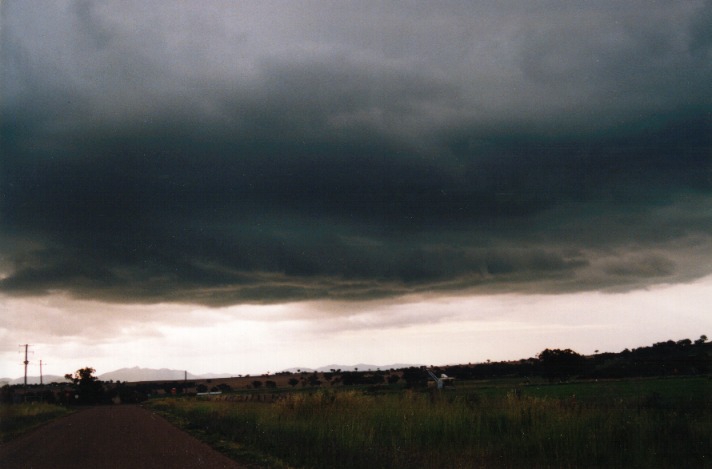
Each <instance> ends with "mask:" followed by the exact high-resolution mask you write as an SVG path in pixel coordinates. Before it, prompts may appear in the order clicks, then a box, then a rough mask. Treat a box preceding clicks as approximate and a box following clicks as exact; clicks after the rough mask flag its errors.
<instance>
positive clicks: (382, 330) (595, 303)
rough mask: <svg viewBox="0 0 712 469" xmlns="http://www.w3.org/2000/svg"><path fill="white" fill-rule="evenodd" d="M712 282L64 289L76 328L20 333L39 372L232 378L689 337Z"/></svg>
mask: <svg viewBox="0 0 712 469" xmlns="http://www.w3.org/2000/svg"><path fill="white" fill-rule="evenodd" d="M710 292H712V276H708V277H705V278H703V279H701V280H699V281H696V282H693V283H690V284H678V285H662V286H656V287H651V288H649V289H647V290H637V291H632V292H628V293H614V294H605V293H598V292H590V293H575V294H560V295H522V294H503V295H491V296H471V297H462V296H451V297H443V298H434V299H427V298H426V299H410V300H406V301H404V302H403V303H400V304H392V303H391V304H389V303H375V302H374V303H368V304H353V303H348V304H341V303H326V302H319V303H294V304H286V305H271V306H233V307H228V308H221V309H209V308H201V307H194V306H184V305H149V306H146V305H133V306H126V305H106V304H102V303H97V302H82V301H75V300H68V299H61V300H55V301H58V302H59V303H62V304H63V308H67V309H70V308H72V307H74V308H75V309H76V310H80V311H81V312H80V313H77V315H76V316H75V317H74V321H73V325H74V326H73V327H78V330H75V331H74V333H73V334H71V335H69V334H66V329H63V330H64V335H53V334H52V333H51V332H50V333H48V334H46V335H45V336H41V335H39V336H38V334H35V336H34V337H32V332H30V331H26V332H25V333H24V334H25V340H26V342H27V343H30V344H32V345H33V346H32V347H31V351H32V352H34V354H33V355H32V356H31V357H30V361H31V364H30V367H29V371H28V375H30V376H36V375H39V360H40V359H41V360H43V362H44V363H46V365H44V366H43V372H44V374H45V375H60V376H61V375H64V374H65V373H70V372H73V371H75V370H76V369H79V368H82V367H84V366H92V367H93V368H95V369H96V370H97V374H102V373H106V372H109V371H114V370H116V369H119V368H130V367H134V366H139V367H141V368H169V369H177V370H187V371H188V372H190V373H193V374H204V373H226V374H231V375H235V376H236V375H238V374H243V375H244V374H253V375H255V374H264V373H267V372H271V373H275V372H279V371H282V370H284V369H287V368H292V367H303V368H318V367H321V366H327V365H329V364H341V365H355V364H358V363H369V364H374V365H379V366H380V365H389V364H392V363H406V364H424V365H445V364H464V363H478V362H484V361H486V360H492V361H504V360H517V359H521V358H528V357H532V356H536V354H537V353H539V352H540V351H542V350H543V349H545V348H571V349H573V350H575V351H576V352H578V353H582V354H592V353H594V351H595V350H599V351H600V352H604V351H606V352H619V351H621V350H623V349H625V348H635V347H640V346H646V345H650V344H652V343H655V342H658V341H663V340H668V339H672V340H679V339H683V338H690V339H693V340H694V339H697V338H698V337H699V336H700V335H702V334H706V333H708V332H709V331H710V330H712V317H710V315H709V314H707V310H708V305H709V304H712V294H711V293H710ZM55 307H56V305H53V301H52V300H50V299H47V298H43V299H6V302H5V312H6V313H10V314H12V315H13V316H14V317H23V316H24V317H27V316H31V315H34V318H33V321H44V322H46V323H47V324H50V323H51V322H52V321H54V320H56V310H55V309H54V308H55ZM106 308H109V309H112V310H115V311H114V314H113V315H112V317H116V315H117V314H118V313H120V314H123V315H125V316H129V317H130V318H131V320H130V322H128V323H127V322H125V319H126V318H124V321H121V322H120V323H119V322H117V323H116V324H114V325H109V326H108V327H106V328H105V329H102V328H101V325H99V324H92V323H91V321H92V320H97V318H98V317H99V316H98V315H97V314H98V313H100V312H101V311H102V310H105V309H106ZM4 317H7V315H6V316H4ZM169 317H171V318H172V319H171V320H167V319H168V318H169ZM145 318H153V319H148V320H146V319H145ZM582 318H585V320H582ZM159 321H160V322H159ZM14 327H17V325H15V326H14ZM50 329H51V328H50ZM1 331H2V332H0V334H1V335H2V339H3V343H5V344H8V343H10V344H11V343H12V342H11V339H12V337H10V335H9V332H8V328H7V327H6V328H3V329H2V330H1ZM20 342H22V343H25V341H23V340H20V341H18V344H19V343H20ZM20 350H21V349H20V348H19V347H17V349H12V347H7V346H5V350H4V351H3V353H2V364H1V366H0V377H8V378H17V377H19V376H22V372H23V368H22V363H21V362H22V358H21V356H20V354H19V351H20Z"/></svg>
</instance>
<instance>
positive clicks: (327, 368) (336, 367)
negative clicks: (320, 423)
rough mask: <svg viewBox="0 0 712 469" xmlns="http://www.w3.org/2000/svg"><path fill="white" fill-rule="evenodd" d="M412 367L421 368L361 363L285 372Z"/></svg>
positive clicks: (407, 365)
mask: <svg viewBox="0 0 712 469" xmlns="http://www.w3.org/2000/svg"><path fill="white" fill-rule="evenodd" d="M411 366H421V365H413V364H406V363H394V364H392V365H369V364H366V363H359V364H358V365H326V366H321V367H319V368H316V369H315V368H287V369H286V370H284V371H288V372H290V373H298V372H299V371H307V372H309V373H312V372H314V371H318V372H320V373H323V372H328V371H331V370H341V371H376V370H391V369H393V370H399V369H401V368H409V367H411Z"/></svg>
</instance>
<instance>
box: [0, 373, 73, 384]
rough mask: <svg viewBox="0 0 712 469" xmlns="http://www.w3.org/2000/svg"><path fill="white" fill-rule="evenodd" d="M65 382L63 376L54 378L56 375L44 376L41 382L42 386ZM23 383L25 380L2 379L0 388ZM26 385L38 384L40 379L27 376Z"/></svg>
mask: <svg viewBox="0 0 712 469" xmlns="http://www.w3.org/2000/svg"><path fill="white" fill-rule="evenodd" d="M66 381H67V380H65V379H64V376H56V375H44V376H43V377H42V382H43V383H44V384H49V383H64V382H66ZM24 383H25V378H24V377H22V378H15V379H12V378H2V379H0V386H4V385H6V384H10V385H13V384H24ZM27 384H40V377H39V376H28V377H27Z"/></svg>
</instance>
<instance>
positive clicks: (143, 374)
mask: <svg viewBox="0 0 712 469" xmlns="http://www.w3.org/2000/svg"><path fill="white" fill-rule="evenodd" d="M230 376H232V375H231V374H230V373H207V374H202V375H194V374H192V373H188V375H187V378H188V379H212V378H226V377H230ZM98 377H99V379H100V380H102V381H128V382H129V383H134V382H138V381H178V380H183V379H185V378H186V372H185V371H184V370H170V369H168V368H161V369H159V370H156V369H153V368H139V367H138V366H135V367H133V368H121V369H120V370H115V371H110V372H108V373H104V374H101V375H99V376H98Z"/></svg>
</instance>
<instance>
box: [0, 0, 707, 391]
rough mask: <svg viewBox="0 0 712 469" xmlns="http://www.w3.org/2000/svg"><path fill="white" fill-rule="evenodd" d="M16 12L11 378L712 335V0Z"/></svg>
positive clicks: (3, 41) (6, 222)
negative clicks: (24, 353) (35, 368)
mask: <svg viewBox="0 0 712 469" xmlns="http://www.w3.org/2000/svg"><path fill="white" fill-rule="evenodd" d="M0 8H1V9H0V12H1V24H0V35H1V37H0V47H1V49H0V74H1V75H0V79H1V82H0V91H1V94H0V96H2V99H1V100H0V116H1V121H0V145H2V146H1V147H0V151H1V156H0V158H1V159H0V304H1V305H2V308H3V311H2V315H1V316H0V337H1V338H2V341H1V342H2V344H3V345H1V346H0V347H1V350H0V354H1V355H0V356H1V357H2V363H1V364H0V375H2V376H13V377H14V376H18V375H19V374H21V372H22V370H21V366H20V365H19V364H20V362H21V361H22V360H21V358H20V357H19V356H18V354H17V351H18V350H19V349H18V348H17V344H20V343H31V344H33V345H35V349H36V354H37V355H42V356H43V357H45V358H44V360H45V361H47V362H48V363H51V362H55V363H58V364H61V366H66V367H70V368H71V367H74V368H71V369H69V370H66V369H58V370H56V374H64V373H66V372H69V371H73V370H74V369H76V368H78V367H80V366H84V365H92V364H94V366H95V367H97V368H101V367H105V368H106V369H102V370H100V371H111V367H114V368H118V367H121V366H134V365H139V366H156V367H160V366H166V367H171V368H178V369H183V368H188V367H191V368H192V369H194V370H195V371H197V372H204V371H229V372H235V373H242V372H246V371H249V372H257V371H264V370H268V369H271V370H272V371H278V369H279V368H286V367H289V366H320V365H325V364H328V363H333V362H335V361H336V360H337V359H338V360H341V361H342V362H346V363H347V364H348V363H349V362H350V363H357V362H363V361H371V362H376V363H380V364H384V363H389V362H406V363H407V362H418V363H427V364H431V363H432V364H438V363H443V362H465V363H466V362H476V361H483V360H485V359H488V358H489V359H500V358H501V359H504V358H523V357H525V356H530V355H533V354H536V353H537V352H538V351H540V350H541V349H543V348H544V347H547V346H548V347H559V346H561V347H564V346H566V347H571V348H574V349H575V350H580V351H581V352H591V351H592V350H593V349H599V348H605V346H607V345H608V346H609V347H610V348H612V350H610V351H619V350H620V349H622V348H625V347H629V346H636V345H646V344H648V343H652V342H653V341H656V340H663V339H667V338H672V339H679V338H686V337H687V335H690V336H694V337H692V338H695V337H697V336H699V335H700V334H704V333H707V334H709V333H710V329H709V328H710V326H712V319H710V316H711V315H710V314H709V311H708V310H707V309H708V308H707V307H706V306H705V304H712V292H711V291H710V285H711V280H710V275H712V111H711V110H712V86H710V83H709V77H710V76H712V26H711V25H712V2H710V1H681V2H650V1H626V2H620V1H597V2H590V1H571V0H569V1H563V0H562V1H553V0H552V1H544V0H542V1H523V0H522V1H498V2H485V1H478V2H456V1H452V2H446V1H437V2H398V3H393V2H376V1H358V2H346V1H343V2H324V1H282V2H275V1H273V2H269V1H261V2H234V1H200V2H198V1H178V2H168V1H156V2H148V3H147V2H142V1H141V2H139V1H136V2H133V1H121V2H119V1H90V0H77V1H27V0H24V1H20V0H8V1H4V2H2V4H1V6H0ZM643 309H644V310H643ZM612 311H616V314H612ZM631 333H632V335H631ZM671 334H683V335H684V337H668V336H670V335H671ZM685 334H686V335H685ZM198 338H200V340H199V339H198ZM201 341H204V342H207V343H209V344H210V345H211V346H212V350H211V348H210V347H205V344H204V343H203V342H201ZM474 343H476V344H477V346H475V345H473V344H474ZM505 343H508V344H509V345H504V344H505ZM467 344H470V345H469V346H468V345H467ZM484 344H489V345H484ZM168 351H169V352H168ZM36 358H40V357H39V356H38V357H36ZM300 360H302V361H303V362H299V361H300ZM75 363H76V367H75V366H74V364H75ZM57 366H60V365H57ZM216 366H217V367H218V368H221V369H215V367H216Z"/></svg>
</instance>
